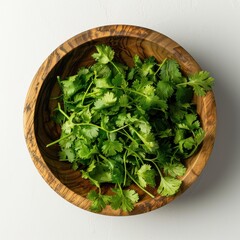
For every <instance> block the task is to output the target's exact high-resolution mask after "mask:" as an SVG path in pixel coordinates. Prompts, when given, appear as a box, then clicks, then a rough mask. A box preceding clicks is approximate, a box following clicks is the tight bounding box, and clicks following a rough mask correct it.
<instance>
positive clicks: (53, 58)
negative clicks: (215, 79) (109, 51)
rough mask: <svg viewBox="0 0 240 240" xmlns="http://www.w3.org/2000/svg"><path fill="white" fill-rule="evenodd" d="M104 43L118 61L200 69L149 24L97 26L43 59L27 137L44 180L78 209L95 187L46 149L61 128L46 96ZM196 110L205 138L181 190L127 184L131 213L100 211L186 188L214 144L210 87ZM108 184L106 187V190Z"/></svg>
mask: <svg viewBox="0 0 240 240" xmlns="http://www.w3.org/2000/svg"><path fill="white" fill-rule="evenodd" d="M100 43H104V44H108V45H110V46H111V47H112V48H113V49H114V51H115V52H116V58H117V60H118V61H122V62H124V63H125V64H127V65H132V57H133V56H134V55H135V54H138V55H139V56H140V57H141V58H146V57H149V56H154V57H155V58H156V59H157V61H162V60H163V59H164V58H174V59H176V60H177V61H178V62H179V64H180V66H181V70H182V71H183V72H184V73H185V74H187V75H188V74H192V73H194V72H196V71H199V70H200V66H199V65H198V64H197V62H196V61H195V60H194V59H193V58H192V57H191V56H190V54H189V53H187V52H186V51H185V50H184V49H183V48H182V47H181V46H179V45H178V44H177V43H176V42H174V41H173V40H171V39H170V38H168V37H166V36H164V35H162V34H160V33H158V32H155V31H153V30H150V29H146V28H142V27H136V26H127V25H112V26H104V27H98V28H95V29H91V30H89V31H85V32H83V33H80V34H78V35H77V36H75V37H73V38H71V39H69V40H68V41H66V42H65V43H63V44H62V45H61V46H59V47H58V48H57V49H56V50H55V51H53V53H51V54H50V56H49V57H48V58H47V59H46V60H45V61H44V63H43V64H42V66H41V67H40V68H39V70H38V72H37V73H36V75H35V77H34V79H33V81H32V83H31V86H30V88H29V91H28V95H27V98H26V103H25V108H24V130H25V138H26V142H27V146H28V149H29V152H30V154H31V157H32V160H33V162H34V164H35V166H36V168H37V169H38V171H39V172H40V174H41V175H42V177H43V178H44V180H45V181H46V182H47V183H48V184H49V185H50V186H51V187H52V188H53V189H54V190H55V191H56V192H57V193H58V194H59V195H60V196H62V197H63V198H65V199H66V200H67V201H69V202H71V203H73V204H75V205H76V206H78V207H80V208H82V209H86V210H88V209H89V206H90V201H89V200H88V199H86V195H87V193H88V192H89V190H91V189H95V187H93V186H92V185H91V184H90V182H89V181H88V180H85V179H82V178H81V174H80V171H74V170H72V169H71V164H69V163H66V162H60V161H58V151H59V148H58V146H57V145H55V146H52V147H49V148H46V145H47V144H48V143H50V142H52V141H53V140H55V139H57V138H58V137H59V131H58V129H57V127H56V125H55V124H54V123H53V122H52V120H51V118H50V115H51V112H52V110H53V109H54V108H55V106H56V101H53V100H50V98H52V97H54V96H58V95H59V92H60V90H59V88H58V84H57V81H56V77H57V76H62V78H64V77H67V76H69V75H73V74H75V73H76V72H77V71H78V69H79V67H80V66H89V65H91V64H93V62H94V60H93V59H92V57H91V55H92V53H93V52H94V51H95V45H96V44H100ZM194 101H195V102H196V104H197V111H198V113H199V115H200V119H201V123H202V127H203V129H204V130H205V132H206V137H205V139H204V141H203V143H202V145H201V147H200V149H199V151H198V152H197V153H196V154H195V155H194V156H192V157H191V158H189V159H187V160H186V166H187V172H186V174H185V175H184V176H183V177H182V180H183V184H182V186H181V190H180V192H179V193H178V194H177V195H175V196H171V197H161V196H159V195H158V194H157V193H156V191H152V194H154V195H155V196H156V197H155V198H154V199H152V198H150V197H149V196H148V195H146V194H145V193H144V192H142V191H141V190H140V189H138V188H137V187H136V186H134V185H133V186H131V188H133V189H135V190H136V191H137V192H138V193H139V196H140V198H139V202H138V203H137V204H135V208H134V210H133V211H132V212H130V213H126V212H122V211H120V210H112V209H111V207H110V206H107V207H106V209H104V210H103V211H102V212H101V214H106V215H133V214H140V213H145V212H148V211H151V210H154V209H157V208H159V207H161V206H163V205H165V204H167V203H169V202H171V201H172V200H174V199H175V198H176V197H177V196H178V195H180V194H181V193H182V192H184V191H185V190H186V189H187V188H188V187H189V186H190V185H191V184H192V183H193V182H194V181H195V180H196V178H197V177H198V176H199V174H200V173H201V171H202V170H203V168H204V166H205V164H206V162H207V161H208V158H209V156H210V153H211V151H212V148H213V144H214V139H215V129H216V107H215V101H214V95H213V92H208V94H207V95H206V96H205V97H194ZM108 191H109V187H108V186H106V187H105V189H104V192H105V193H107V192H108Z"/></svg>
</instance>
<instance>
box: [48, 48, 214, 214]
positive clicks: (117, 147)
mask: <svg viewBox="0 0 240 240" xmlns="http://www.w3.org/2000/svg"><path fill="white" fill-rule="evenodd" d="M96 50H97V52H96V53H94V54H93V55H92V57H93V58H94V59H95V60H96V63H95V64H93V65H92V66H91V67H83V68H81V69H80V70H79V72H78V73H77V74H76V75H74V76H70V77H68V78H67V79H64V80H62V79H60V78H58V82H59V85H60V88H61V90H62V93H63V94H62V101H61V103H58V107H57V109H56V110H55V112H54V116H53V117H54V119H55V121H56V122H57V123H58V124H60V126H61V136H60V138H59V139H58V140H56V141H54V142H52V143H50V144H48V147H49V146H51V145H53V144H56V143H59V145H60V148H61V151H60V153H59V156H60V160H61V161H69V162H70V163H71V164H72V168H73V169H74V170H78V169H79V170H80V171H81V173H82V177H83V178H84V179H89V181H90V182H91V183H92V184H93V185H95V186H96V187H97V189H98V190H97V191H94V190H92V191H90V192H89V193H88V195H87V198H88V199H90V200H91V201H92V204H91V207H90V210H92V211H94V212H100V211H102V209H104V208H105V207H106V205H110V206H111V207H112V208H113V209H121V210H123V211H131V210H133V208H134V204H135V203H136V202H138V200H139V195H138V193H137V192H136V191H135V190H133V189H129V188H128V189H127V188H126V187H128V186H130V184H132V183H134V184H136V185H137V186H138V187H139V188H140V189H141V190H142V191H144V192H145V193H147V194H148V195H150V196H151V197H152V198H154V196H153V194H152V193H150V190H149V189H151V188H155V187H156V188H157V193H158V194H160V195H162V196H171V195H174V194H175V193H177V192H178V190H179V188H180V186H181V180H180V179H179V177H180V176H183V175H184V174H185V172H186V168H185V166H184V159H186V158H188V157H190V156H191V155H193V154H194V152H195V151H196V150H197V149H198V146H199V145H200V144H201V142H202V141H203V139H204V131H203V129H202V128H201V126H200V122H199V117H198V115H197V113H196V109H195V105H194V104H193V102H192V99H193V95H194V93H195V94H196V95H198V96H204V95H205V94H206V92H207V91H209V90H211V88H212V85H213V82H214V79H213V78H212V77H210V76H209V73H208V72H206V71H200V72H198V73H196V74H194V75H192V76H189V77H187V76H184V75H183V74H182V73H181V71H180V68H179V64H178V63H177V62H176V61H175V60H173V59H165V60H164V61H163V62H161V63H157V62H156V60H155V59H154V57H149V58H147V59H145V60H141V59H140V58H139V56H134V58H133V62H134V66H133V67H128V66H126V65H124V64H121V63H119V62H117V61H115V60H114V54H115V53H114V51H113V50H112V48H111V47H110V46H106V45H97V46H96ZM156 179H160V180H159V181H157V180H156ZM104 183H110V184H112V188H111V191H112V194H111V195H106V194H102V192H101V187H102V184H104ZM146 188H148V190H147V189H146Z"/></svg>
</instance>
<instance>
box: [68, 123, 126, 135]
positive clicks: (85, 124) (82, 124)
mask: <svg viewBox="0 0 240 240" xmlns="http://www.w3.org/2000/svg"><path fill="white" fill-rule="evenodd" d="M73 124H74V125H77V126H93V127H96V128H99V129H101V130H103V131H105V132H107V133H114V132H118V131H119V130H121V129H123V128H126V127H128V125H125V126H123V127H120V128H117V129H114V130H111V131H109V130H107V129H105V128H102V127H100V126H98V125H96V124H93V123H73Z"/></svg>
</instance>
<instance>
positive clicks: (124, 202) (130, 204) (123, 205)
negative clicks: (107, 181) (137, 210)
mask: <svg viewBox="0 0 240 240" xmlns="http://www.w3.org/2000/svg"><path fill="white" fill-rule="evenodd" d="M112 191H113V192H114V193H115V194H114V195H113V196H112V198H111V207H112V208H113V209H119V208H120V209H122V210H123V211H125V212H130V211H132V210H133V208H134V203H136V202H138V199H139V197H138V194H137V193H136V192H135V191H134V190H130V189H129V190H122V189H121V188H119V189H112Z"/></svg>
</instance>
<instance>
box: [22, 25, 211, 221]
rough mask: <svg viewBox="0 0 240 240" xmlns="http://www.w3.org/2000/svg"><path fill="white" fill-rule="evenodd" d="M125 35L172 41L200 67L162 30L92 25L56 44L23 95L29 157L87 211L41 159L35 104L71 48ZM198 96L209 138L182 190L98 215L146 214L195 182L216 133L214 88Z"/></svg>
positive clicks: (56, 188) (55, 186) (60, 190)
mask: <svg viewBox="0 0 240 240" xmlns="http://www.w3.org/2000/svg"><path fill="white" fill-rule="evenodd" d="M123 30H124V31H123ZM129 30H130V31H129ZM93 33H94V34H93ZM123 33H124V34H123ZM129 33H130V34H129ZM89 36H91V37H89ZM124 36H125V37H135V38H140V39H142V40H145V41H146V40H147V41H150V42H153V43H156V44H158V43H159V42H158V41H160V39H161V38H164V39H168V40H169V41H170V42H171V43H172V44H174V46H175V47H176V49H177V48H178V49H181V53H184V54H186V55H187V56H188V59H190V61H191V62H192V63H193V64H195V67H196V68H197V69H198V70H201V68H200V66H199V65H198V63H197V62H196V61H195V60H194V59H193V58H192V56H191V55H190V54H189V53H188V52H187V51H186V50H185V49H184V48H182V47H181V46H180V45H179V44H178V43H176V42H175V41H174V40H172V39H171V38H169V37H167V36H166V35H164V34H162V33H159V32H157V31H155V30H152V29H148V28H145V27H140V26H134V25H122V24H119V25H105V26H100V27H95V28H92V29H89V30H86V31H84V32H82V33H79V34H77V35H75V36H73V37H72V38H70V39H68V40H67V41H65V42H64V43H62V44H61V45H60V46H59V47H57V48H56V49H55V50H54V51H53V52H52V53H51V54H50V55H49V56H48V57H47V59H46V60H45V61H44V62H43V63H42V65H41V66H40V68H39V69H38V71H37V73H36V74H35V76H34V78H33V80H32V82H31V84H30V87H29V90H28V93H27V96H26V100H25V105H24V116H23V125H24V135H25V141H26V144H27V147H28V151H29V153H30V155H31V158H32V160H33V162H34V164H35V166H36V168H37V170H38V171H39V173H40V175H41V176H42V177H43V179H44V180H45V181H46V182H47V183H48V185H49V186H50V187H51V188H52V189H53V190H54V191H55V192H57V193H58V194H59V195H60V196H62V197H63V198H64V199H65V200H67V201H69V202H71V203H72V204H74V205H76V206H78V207H80V208H82V209H85V210H89V206H90V201H89V200H88V199H86V198H84V197H82V196H80V195H78V194H77V193H75V192H74V191H72V190H71V189H70V188H68V187H67V186H66V185H64V184H63V183H62V182H61V181H60V180H59V179H58V178H56V177H55V176H54V174H53V173H52V172H51V170H50V169H49V167H48V166H47V164H46V162H45V161H44V158H43V157H42V154H41V152H40V150H39V148H38V147H37V146H38V144H37V139H36V135H35V130H34V115H35V107H36V103H37V99H38V95H39V92H40V90H41V87H42V84H43V82H44V79H45V78H46V76H48V74H49V73H50V72H51V70H52V69H53V68H54V66H55V64H56V63H58V62H59V61H60V60H61V59H62V58H63V57H65V56H66V55H67V54H68V53H69V52H70V51H72V50H74V49H75V48H77V47H79V46H80V45H82V44H85V43H88V42H92V41H94V40H98V39H100V38H106V37H124ZM166 48H167V46H166ZM169 50H170V48H169ZM177 57H179V60H181V54H179V56H178V55H177ZM201 99H204V101H206V103H207V104H208V106H206V104H205V105H204V111H205V112H207V114H208V117H209V114H211V115H212V116H211V118H212V122H211V124H210V128H209V132H207V136H206V137H208V144H207V145H208V146H206V141H205V139H204V141H203V143H202V146H203V147H202V148H201V149H200V151H199V152H198V156H197V159H196V160H195V163H194V164H193V166H192V167H191V168H188V169H187V172H186V174H185V175H184V176H183V178H182V180H183V183H184V184H182V187H181V190H180V191H179V192H178V193H177V194H176V195H175V196H171V197H161V196H156V197H155V198H154V199H151V200H150V201H149V200H147V202H146V201H145V202H144V201H141V202H139V203H137V204H136V207H137V206H138V209H137V211H132V212H129V213H126V212H122V211H120V210H112V209H111V208H110V207H108V206H107V207H106V209H104V210H103V211H102V212H101V214H104V215H112V216H119V215H134V214H140V213H145V212H148V211H151V210H154V209H157V208H159V207H161V206H164V205H166V204H167V203H169V202H171V201H172V200H173V199H175V198H176V197H177V196H179V195H180V194H181V193H183V192H184V191H185V190H186V189H188V187H190V185H192V183H193V182H195V180H196V179H197V177H198V176H199V175H200V173H201V172H202V170H203V168H204V167H205V165H206V163H207V161H208V159H209V157H210V154H211V152H212V149H213V145H214V141H215V135H216V103H215V99H214V94H213V91H210V92H208V93H207V95H206V96H204V97H202V98H201ZM210 109H211V111H210ZM206 151H207V152H208V154H206Z"/></svg>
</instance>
